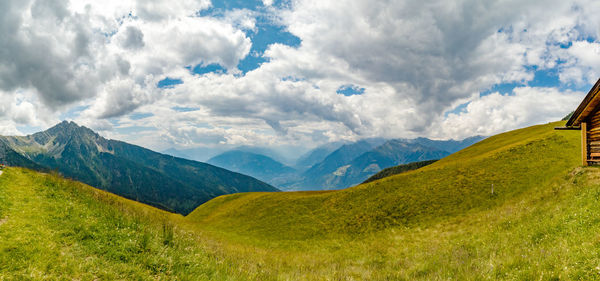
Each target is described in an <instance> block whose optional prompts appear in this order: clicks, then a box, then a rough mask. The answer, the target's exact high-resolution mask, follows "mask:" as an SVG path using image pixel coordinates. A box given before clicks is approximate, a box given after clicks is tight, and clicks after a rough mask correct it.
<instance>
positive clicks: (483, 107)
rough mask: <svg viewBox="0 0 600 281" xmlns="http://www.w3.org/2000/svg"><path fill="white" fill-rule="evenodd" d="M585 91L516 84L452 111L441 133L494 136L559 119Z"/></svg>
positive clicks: (438, 129)
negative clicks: (459, 109)
mask: <svg viewBox="0 0 600 281" xmlns="http://www.w3.org/2000/svg"><path fill="white" fill-rule="evenodd" d="M584 96H585V93H583V92H571V91H566V92H561V91H559V90H557V89H554V88H532V87H520V88H515V89H514V91H513V92H512V93H511V94H506V95H502V94H500V93H498V92H495V93H492V94H490V95H487V96H484V97H482V98H480V99H477V100H475V101H472V102H470V103H469V104H468V105H467V106H466V107H465V109H464V110H463V111H461V112H459V113H450V114H449V115H448V116H447V117H446V118H445V119H444V120H443V121H442V122H441V123H440V124H439V127H438V128H437V132H438V134H437V137H445V136H447V135H452V136H456V137H458V138H465V137H469V136H473V135H484V136H490V135H494V134H497V133H501V132H504V131H507V130H510V129H514V128H520V127H526V126H531V125H536V124H543V123H547V122H552V121H557V120H560V119H562V118H563V117H564V116H565V115H566V114H564V113H565V112H570V111H571V110H573V109H575V108H576V107H577V105H578V104H579V103H580V102H581V100H582V99H583V97H584Z"/></svg>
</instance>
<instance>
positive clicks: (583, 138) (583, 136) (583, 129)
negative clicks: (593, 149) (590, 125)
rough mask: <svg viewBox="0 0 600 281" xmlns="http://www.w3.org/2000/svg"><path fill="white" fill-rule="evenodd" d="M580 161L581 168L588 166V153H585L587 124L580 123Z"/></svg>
mask: <svg viewBox="0 0 600 281" xmlns="http://www.w3.org/2000/svg"><path fill="white" fill-rule="evenodd" d="M581 160H582V164H583V166H587V165H588V152H587V123H586V122H581Z"/></svg>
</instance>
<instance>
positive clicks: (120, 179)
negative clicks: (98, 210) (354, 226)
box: [0, 121, 278, 214]
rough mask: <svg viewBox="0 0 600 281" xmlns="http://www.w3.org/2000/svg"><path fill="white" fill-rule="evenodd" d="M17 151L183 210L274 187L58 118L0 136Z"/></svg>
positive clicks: (86, 179) (88, 179)
mask: <svg viewBox="0 0 600 281" xmlns="http://www.w3.org/2000/svg"><path fill="white" fill-rule="evenodd" d="M0 139H2V140H3V141H4V143H6V144H7V145H8V146H9V147H11V148H12V149H13V150H15V151H17V152H19V153H20V154H21V155H22V156H24V157H26V158H28V159H29V160H31V161H33V162H35V163H37V164H39V165H40V166H43V167H47V168H49V169H58V171H60V172H61V173H63V174H64V175H65V176H67V177H71V178H74V179H77V180H79V181H82V182H84V183H87V184H90V185H92V186H96V187H99V188H101V189H104V190H107V191H109V192H112V193H115V194H118V195H122V196H124V197H126V198H130V199H134V200H136V201H140V202H143V203H147V204H150V205H153V206H156V207H159V208H162V209H165V210H168V211H172V212H177V213H182V214H186V213H189V212H190V211H191V210H193V209H194V208H195V207H197V206H198V205H200V204H202V203H204V202H206V201H208V200H210V199H212V198H214V197H217V196H219V195H224V194H228V193H236V192H248V191H278V190H277V189H276V188H274V187H272V186H270V185H268V184H266V183H263V182H261V181H259V180H256V179H254V178H252V177H250V176H247V175H242V174H239V173H235V172H231V171H228V170H225V169H222V168H219V167H215V166H213V165H210V164H206V163H201V162H196V161H192V160H186V159H182V158H177V157H173V156H168V155H164V154H161V153H157V152H154V151H151V150H149V149H146V148H143V147H140V146H136V145H132V144H128V143H125V142H121V141H116V140H109V139H105V138H103V137H102V136H100V135H99V134H97V133H96V132H94V131H92V130H91V129H89V128H86V127H83V126H78V125H77V124H76V123H74V122H67V121H63V122H61V123H59V124H57V125H56V126H54V127H52V128H49V129H48V130H46V131H43V132H38V133H35V134H32V135H29V136H25V137H0Z"/></svg>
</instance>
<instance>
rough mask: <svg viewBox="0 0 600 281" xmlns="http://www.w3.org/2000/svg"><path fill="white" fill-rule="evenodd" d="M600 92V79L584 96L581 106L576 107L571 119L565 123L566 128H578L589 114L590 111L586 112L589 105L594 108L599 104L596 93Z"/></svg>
mask: <svg viewBox="0 0 600 281" xmlns="http://www.w3.org/2000/svg"><path fill="white" fill-rule="evenodd" d="M599 90H600V79H598V81H596V84H594V87H592V89H590V91H589V92H588V94H587V95H586V96H585V98H584V99H583V101H582V102H581V104H579V106H578V107H577V109H576V110H575V112H574V113H573V115H572V116H571V118H569V120H568V121H567V124H566V125H565V126H566V127H575V126H579V125H580V124H581V122H582V121H583V120H584V119H585V118H586V117H587V116H588V115H589V114H590V112H591V111H590V110H587V109H588V107H590V105H592V106H595V105H597V104H598V102H600V101H599V100H598V98H599V96H598V91H599Z"/></svg>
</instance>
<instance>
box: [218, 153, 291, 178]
mask: <svg viewBox="0 0 600 281" xmlns="http://www.w3.org/2000/svg"><path fill="white" fill-rule="evenodd" d="M207 163H209V164H212V165H215V166H218V167H221V168H225V169H227V170H231V171H234V172H238V173H242V174H246V175H249V176H252V177H255V178H257V179H259V180H262V181H265V182H267V183H270V184H273V185H278V184H280V183H281V181H282V180H283V179H285V178H287V177H289V176H292V175H293V174H294V173H295V172H296V170H295V169H293V168H291V167H288V166H286V165H284V164H282V163H280V162H278V161H275V160H274V159H272V158H271V157H268V156H265V155H261V154H256V153H252V152H246V151H240V150H232V151H227V152H225V153H222V154H219V155H217V156H215V157H213V158H211V159H209V160H208V161H207Z"/></svg>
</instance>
